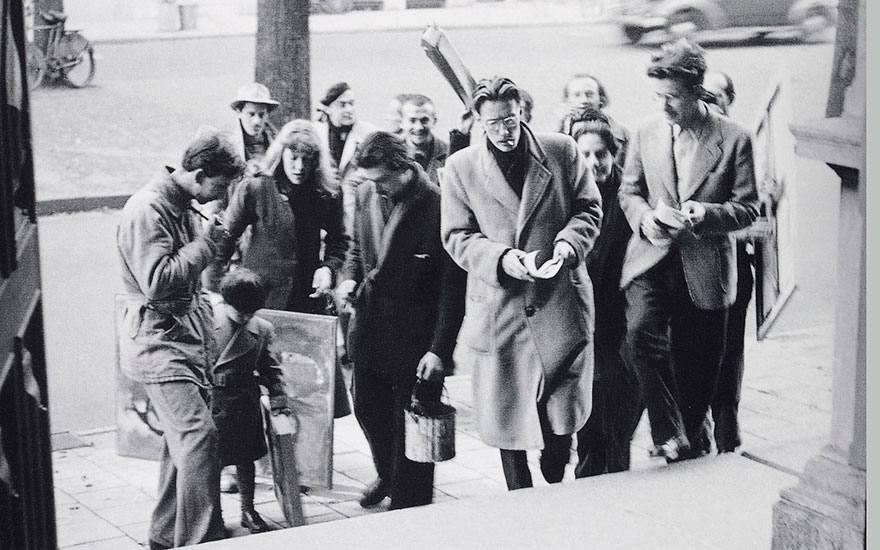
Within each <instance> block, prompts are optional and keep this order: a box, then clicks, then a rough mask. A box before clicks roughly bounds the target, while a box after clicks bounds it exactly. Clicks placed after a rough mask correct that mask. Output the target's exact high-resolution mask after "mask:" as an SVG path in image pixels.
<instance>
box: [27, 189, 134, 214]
mask: <svg viewBox="0 0 880 550" xmlns="http://www.w3.org/2000/svg"><path fill="white" fill-rule="evenodd" d="M130 196H131V195H130V194H129V195H110V196H103V197H74V198H70V199H50V200H45V201H37V209H36V210H37V216H52V215H54V214H74V213H77V212H90V211H93V210H120V209H122V207H123V206H125V201H127V200H128V197H130Z"/></svg>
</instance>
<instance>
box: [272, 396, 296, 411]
mask: <svg viewBox="0 0 880 550" xmlns="http://www.w3.org/2000/svg"><path fill="white" fill-rule="evenodd" d="M269 412H271V413H272V416H278V415H279V414H287V415H289V414H291V413H292V412H293V411H291V410H290V407H289V406H288V405H287V396H285V395H276V396H274V397H270V398H269Z"/></svg>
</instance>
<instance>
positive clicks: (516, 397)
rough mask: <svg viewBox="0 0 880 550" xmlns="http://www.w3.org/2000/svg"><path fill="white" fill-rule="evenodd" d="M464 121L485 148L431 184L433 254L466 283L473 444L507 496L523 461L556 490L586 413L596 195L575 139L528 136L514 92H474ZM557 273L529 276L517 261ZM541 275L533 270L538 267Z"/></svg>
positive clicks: (451, 164) (489, 85) (518, 482)
mask: <svg viewBox="0 0 880 550" xmlns="http://www.w3.org/2000/svg"><path fill="white" fill-rule="evenodd" d="M473 99H474V112H475V114H476V115H477V116H478V117H479V121H480V123H481V124H482V126H483V128H484V130H485V133H486V139H480V140H477V141H476V142H475V143H473V144H472V145H471V146H470V147H468V148H467V149H464V150H461V151H459V152H457V153H455V154H454V155H452V156H450V157H449V159H448V160H447V162H446V167H445V168H444V172H443V182H442V184H441V185H440V190H441V194H442V197H443V201H442V214H441V228H442V235H443V245H444V246H445V247H446V250H447V251H449V254H450V256H452V259H453V260H455V261H456V263H458V264H459V265H460V266H461V267H462V268H464V270H465V271H467V273H468V277H467V300H466V306H465V307H466V310H465V319H464V323H463V324H462V329H461V335H460V342H461V344H462V348H463V349H462V351H463V353H462V354H461V358H462V361H463V362H465V361H466V362H468V363H469V364H470V367H471V370H472V372H473V376H474V395H475V399H474V404H475V409H476V417H477V427H478V429H479V433H480V437H481V439H482V440H483V441H484V442H485V443H487V444H488V445H491V446H493V447H497V448H499V449H501V464H502V468H503V470H504V477H505V480H506V481H507V487H508V489H518V488H521V487H531V486H532V477H531V473H530V472H529V467H528V463H527V460H526V450H528V449H543V451H542V453H541V460H540V467H541V472H542V474H543V475H544V478H545V479H546V480H547V481H548V482H551V483H555V482H559V481H561V480H562V478H563V476H564V473H565V466H566V464H567V462H568V458H569V453H570V448H571V439H572V438H571V434H573V433H575V432H577V431H578V430H579V429H580V428H581V427H582V426H583V425H584V423H585V422H586V421H587V417H588V416H589V414H590V404H591V394H592V382H593V341H592V338H593V291H592V288H593V287H592V284H591V283H590V277H589V275H588V274H587V268H586V265H585V260H586V258H587V255H588V254H589V252H590V250H591V249H592V247H593V243H594V241H595V240H596V236H597V235H598V233H599V227H600V224H601V219H602V207H601V195H600V194H599V189H598V187H596V182H595V181H594V179H593V176H592V172H590V171H589V170H588V169H587V166H586V161H585V160H584V158H583V156H582V155H581V153H580V152H579V151H578V149H577V145H576V144H575V142H574V140H573V139H572V138H570V137H569V136H565V135H562V134H533V133H532V131H531V130H530V129H529V127H528V126H527V125H525V124H523V123H522V120H521V111H520V109H521V104H520V101H521V96H520V94H519V89H518V88H517V87H516V84H514V83H513V82H512V81H511V80H509V79H507V78H498V77H496V78H494V79H491V80H484V81H481V82H480V83H479V84H478V85H477V87H476V88H475V90H474V94H473ZM534 251H542V252H544V251H546V256H547V257H548V258H549V257H550V256H551V255H552V259H553V260H555V261H557V262H559V263H562V264H563V266H562V267H561V268H560V269H559V271H558V273H556V274H555V275H554V276H551V277H549V278H538V277H535V276H532V275H530V272H529V271H528V270H527V268H526V265H525V264H524V263H523V261H524V258H525V256H526V254H527V253H530V252H534ZM541 263H542V264H543V261H542V262H541Z"/></svg>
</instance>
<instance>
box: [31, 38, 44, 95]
mask: <svg viewBox="0 0 880 550" xmlns="http://www.w3.org/2000/svg"><path fill="white" fill-rule="evenodd" d="M45 77H46V56H45V55H43V51H42V50H41V49H40V48H38V47H37V46H35V45H33V44H29V45H28V46H27V81H28V89H29V90H34V89H36V88H38V87H39V86H40V84H42V83H43V79H44V78H45Z"/></svg>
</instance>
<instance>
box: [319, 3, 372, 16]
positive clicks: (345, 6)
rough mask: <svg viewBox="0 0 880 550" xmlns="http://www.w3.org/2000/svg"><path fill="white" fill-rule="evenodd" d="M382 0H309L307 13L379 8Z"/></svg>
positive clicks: (344, 11)
mask: <svg viewBox="0 0 880 550" xmlns="http://www.w3.org/2000/svg"><path fill="white" fill-rule="evenodd" d="M382 7H383V1H382V0H311V1H310V3H309V13H311V14H313V15H314V14H318V13H346V12H349V11H352V10H381V9H382Z"/></svg>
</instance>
